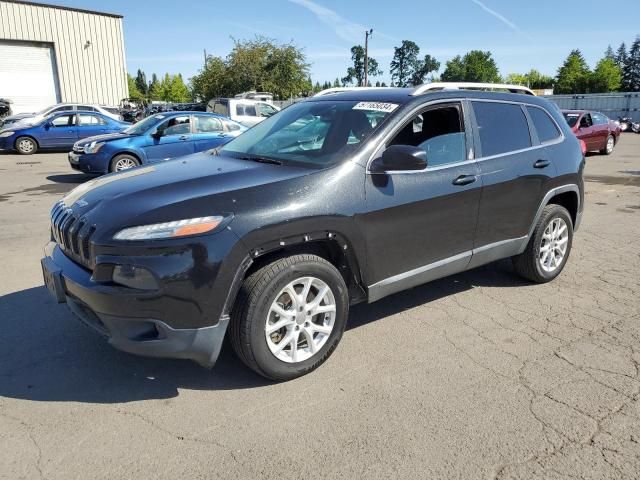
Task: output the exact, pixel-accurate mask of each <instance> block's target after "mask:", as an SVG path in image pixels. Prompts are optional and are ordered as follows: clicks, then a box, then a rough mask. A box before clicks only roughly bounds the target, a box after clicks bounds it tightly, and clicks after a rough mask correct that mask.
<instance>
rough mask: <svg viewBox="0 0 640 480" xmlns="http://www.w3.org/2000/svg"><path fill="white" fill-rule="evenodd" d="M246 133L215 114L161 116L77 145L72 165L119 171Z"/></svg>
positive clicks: (89, 170)
mask: <svg viewBox="0 0 640 480" xmlns="http://www.w3.org/2000/svg"><path fill="white" fill-rule="evenodd" d="M245 130H246V128H245V127H243V126H242V125H240V124H239V123H236V122H234V121H233V120H230V119H228V118H225V117H223V116H221V115H216V114H212V113H205V112H166V113H159V114H156V115H152V116H150V117H147V118H145V119H144V120H141V121H139V122H138V123H136V124H135V125H130V126H129V127H128V128H127V129H126V130H124V131H122V132H120V133H115V134H111V135H98V136H95V137H89V138H84V139H83V140H81V141H79V142H76V143H75V144H74V145H73V151H72V152H69V164H70V165H71V168H73V169H74V170H79V171H81V172H85V173H108V172H119V171H121V170H127V169H129V168H133V167H137V166H139V165H146V164H149V163H156V162H161V161H165V160H170V159H172V158H176V157H181V156H184V155H189V154H192V153H195V152H202V151H204V150H209V149H211V148H215V147H219V146H221V145H224V144H225V143H227V142H228V141H230V140H232V139H233V138H235V137H237V136H238V135H240V134H241V133H242V132H244V131H245Z"/></svg>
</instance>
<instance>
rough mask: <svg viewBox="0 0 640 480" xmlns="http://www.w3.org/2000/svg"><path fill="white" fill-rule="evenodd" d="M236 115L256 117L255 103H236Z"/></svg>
mask: <svg viewBox="0 0 640 480" xmlns="http://www.w3.org/2000/svg"><path fill="white" fill-rule="evenodd" d="M236 115H238V116H242V115H245V116H248V117H257V116H258V114H257V113H256V106H255V105H246V104H241V103H239V104H238V105H236Z"/></svg>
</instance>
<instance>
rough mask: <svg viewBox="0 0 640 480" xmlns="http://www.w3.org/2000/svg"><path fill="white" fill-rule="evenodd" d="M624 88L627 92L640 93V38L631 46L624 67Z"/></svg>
mask: <svg viewBox="0 0 640 480" xmlns="http://www.w3.org/2000/svg"><path fill="white" fill-rule="evenodd" d="M622 88H623V89H624V90H625V91H626V92H640V36H638V37H636V39H635V40H634V42H633V43H632V44H631V48H630V49H629V54H628V55H627V59H626V61H625V63H624V67H622Z"/></svg>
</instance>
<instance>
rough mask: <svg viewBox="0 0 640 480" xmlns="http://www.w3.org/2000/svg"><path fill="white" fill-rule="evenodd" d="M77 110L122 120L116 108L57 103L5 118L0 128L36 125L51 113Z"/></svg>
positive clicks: (0, 122)
mask: <svg viewBox="0 0 640 480" xmlns="http://www.w3.org/2000/svg"><path fill="white" fill-rule="evenodd" d="M79 110H82V111H84V112H97V113H100V114H102V115H104V116H107V117H110V118H112V119H113V120H116V121H122V120H123V119H122V117H121V116H120V111H119V109H118V108H117V107H108V106H105V105H89V104H81V103H57V104H55V105H50V106H48V107H47V108H43V109H42V110H40V111H38V112H31V113H17V114H15V115H10V116H8V117H5V118H4V119H2V121H0V128H4V127H5V126H7V125H9V124H12V123H17V122H20V121H24V120H26V121H29V122H30V123H31V124H36V123H38V122H40V121H41V120H43V119H44V118H45V117H48V116H49V115H51V114H53V113H59V112H68V111H79Z"/></svg>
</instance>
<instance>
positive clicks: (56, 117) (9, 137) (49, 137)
mask: <svg viewBox="0 0 640 480" xmlns="http://www.w3.org/2000/svg"><path fill="white" fill-rule="evenodd" d="M130 126H131V124H129V123H124V122H119V121H117V120H114V119H113V118H110V117H107V116H106V115H103V114H101V113H98V112H88V111H87V112H83V111H73V112H71V111H66V112H57V113H54V114H51V115H49V116H48V117H45V118H44V119H42V120H39V121H36V122H35V123H31V122H29V120H23V121H20V122H16V123H12V124H10V125H7V126H6V127H4V128H2V129H1V130H0V151H2V150H11V151H13V150H15V151H17V152H18V153H21V154H23V155H31V154H32V153H36V152H37V151H38V150H40V149H42V150H45V149H55V150H68V149H70V148H71V147H72V146H73V144H74V143H76V142H77V141H78V140H80V139H82V138H86V137H91V136H94V135H100V134H105V133H115V132H121V131H122V130H124V129H125V128H127V127H130Z"/></svg>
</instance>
